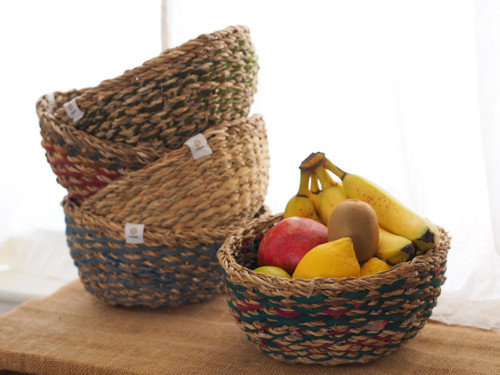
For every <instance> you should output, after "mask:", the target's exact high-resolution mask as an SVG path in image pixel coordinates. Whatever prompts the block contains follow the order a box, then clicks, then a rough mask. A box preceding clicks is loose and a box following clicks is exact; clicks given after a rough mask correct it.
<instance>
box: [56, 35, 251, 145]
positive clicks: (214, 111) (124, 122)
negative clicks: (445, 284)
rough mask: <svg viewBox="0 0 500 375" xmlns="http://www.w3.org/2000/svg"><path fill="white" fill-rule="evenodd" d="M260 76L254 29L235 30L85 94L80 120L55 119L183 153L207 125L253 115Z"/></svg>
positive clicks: (171, 52) (63, 114) (204, 38)
mask: <svg viewBox="0 0 500 375" xmlns="http://www.w3.org/2000/svg"><path fill="white" fill-rule="evenodd" d="M257 71H258V64H257V57H256V55H255V51H254V48H253V45H252V42H251V39H250V33H249V30H248V28H246V27H244V26H231V27H228V28H226V29H224V30H221V31H216V32H213V33H211V34H202V35H200V36H198V37H197V38H195V39H192V40H190V41H188V42H186V43H184V44H182V45H180V46H178V47H175V48H172V49H167V50H165V51H163V52H162V53H161V54H160V55H159V56H157V57H155V58H153V59H151V60H149V61H146V62H145V63H144V64H143V65H141V66H139V67H137V68H134V69H132V70H127V71H126V72H124V73H123V74H122V75H121V76H119V77H116V78H114V79H109V80H106V81H103V82H101V83H100V84H99V85H98V86H96V87H93V88H89V89H88V90H85V91H84V92H82V93H80V95H78V96H77V97H76V98H75V100H76V104H77V107H78V108H79V110H80V111H81V112H83V117H81V118H80V119H77V120H76V121H75V120H74V118H72V117H70V116H69V115H68V112H67V111H66V110H65V108H58V109H56V110H55V118H56V119H58V120H60V121H61V122H62V123H65V124H68V123H72V122H73V123H74V126H75V127H76V128H77V129H78V130H82V131H85V132H86V133H88V134H92V135H94V136H95V137H97V138H100V139H107V140H112V141H113V142H115V143H126V144H128V145H137V144H140V143H147V144H149V145H150V146H152V147H155V148H156V147H166V148H170V149H176V148H178V147H180V146H181V145H182V143H183V142H184V140H185V139H186V137H187V138H189V137H190V136H191V135H193V134H195V133H199V132H201V131H203V130H204V128H205V127H207V126H211V125H214V124H216V123H218V122H220V121H222V120H232V119H234V118H237V117H245V116H247V115H248V111H249V108H250V105H251V104H252V102H253V94H254V92H255V90H256V87H257Z"/></svg>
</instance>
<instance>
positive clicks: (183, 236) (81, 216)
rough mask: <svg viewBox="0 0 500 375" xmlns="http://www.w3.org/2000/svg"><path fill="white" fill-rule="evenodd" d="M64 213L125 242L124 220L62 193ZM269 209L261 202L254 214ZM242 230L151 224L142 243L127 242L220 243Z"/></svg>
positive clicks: (193, 245) (80, 222)
mask: <svg viewBox="0 0 500 375" xmlns="http://www.w3.org/2000/svg"><path fill="white" fill-rule="evenodd" d="M61 206H62V207H63V209H64V213H65V214H66V215H67V216H68V217H69V218H71V220H73V221H74V222H75V223H76V224H77V225H79V226H82V227H84V228H86V229H87V230H92V231H98V232H106V233H108V234H109V237H111V238H113V239H115V240H119V241H123V242H125V234H124V228H125V223H121V222H118V221H115V220H111V219H108V218H105V217H103V216H100V215H96V214H94V213H93V212H91V211H88V210H83V209H82V208H81V207H80V206H79V205H78V204H77V203H76V202H74V201H73V200H72V199H70V198H69V197H68V196H65V197H64V199H63V201H62V202H61ZM268 213H269V208H268V207H267V206H266V205H263V206H262V207H261V208H260V209H259V210H258V211H257V212H256V213H255V215H256V216H259V215H266V214H268ZM240 230H242V228H241V225H235V224H228V225H226V226H222V225H221V226H219V227H217V228H210V229H206V228H199V229H196V230H187V231H184V230H182V229H176V230H174V229H170V228H164V227H158V226H154V225H146V226H145V227H144V243H143V244H139V245H134V244H127V246H129V247H139V248H140V247H143V246H168V247H176V246H185V247H191V248H194V247H197V246H200V245H203V244H207V243H217V242H220V243H222V242H223V241H224V239H225V238H227V236H228V235H229V234H230V233H235V232H238V231H240Z"/></svg>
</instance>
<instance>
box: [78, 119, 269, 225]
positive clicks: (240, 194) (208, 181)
mask: <svg viewBox="0 0 500 375" xmlns="http://www.w3.org/2000/svg"><path fill="white" fill-rule="evenodd" d="M201 134H203V135H204V137H205V139H206V141H207V143H208V145H209V147H210V148H211V150H212V154H211V155H208V156H205V157H202V158H200V159H197V160H194V159H193V156H192V154H191V151H190V149H189V147H187V146H183V147H181V148H179V149H177V150H175V151H172V152H169V153H166V154H165V155H164V156H162V157H161V158H160V159H158V160H157V161H155V162H153V163H151V164H149V165H147V166H146V167H144V168H142V169H140V170H138V171H134V172H131V173H129V174H127V175H126V176H123V177H121V178H120V179H118V180H115V181H113V182H112V183H110V184H109V185H107V186H106V187H104V188H102V189H101V190H99V191H98V192H97V193H95V194H94V195H93V196H91V197H89V198H87V199H86V200H85V201H84V202H83V203H82V204H81V207H82V209H83V210H85V211H88V212H92V213H94V214H96V215H99V216H101V217H103V218H106V219H107V220H111V221H114V222H118V223H126V222H133V223H142V224H145V225H154V226H158V227H162V228H168V229H174V230H199V229H201V228H205V229H210V228H217V227H219V226H220V225H227V223H231V222H235V221H238V220H240V219H241V218H243V219H248V218H250V217H252V216H253V215H254V214H255V212H257V211H258V210H259V208H260V207H262V205H263V204H264V199H265V195H266V192H267V186H268V181H269V150H268V140H267V133H266V128H265V123H264V119H263V118H262V116H261V115H253V116H251V117H245V118H238V119H236V120H232V121H223V122H221V123H220V124H218V125H216V126H212V127H211V128H209V129H207V130H205V131H204V132H203V133H201Z"/></svg>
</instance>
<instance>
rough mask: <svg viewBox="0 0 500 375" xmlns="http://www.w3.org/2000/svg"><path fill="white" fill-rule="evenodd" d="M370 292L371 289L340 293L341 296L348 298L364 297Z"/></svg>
mask: <svg viewBox="0 0 500 375" xmlns="http://www.w3.org/2000/svg"><path fill="white" fill-rule="evenodd" d="M368 293H370V291H369V290H359V291H355V292H345V293H340V294H339V297H342V298H348V299H363V298H365V297H366V296H367V295H368Z"/></svg>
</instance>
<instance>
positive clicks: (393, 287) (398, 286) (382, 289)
mask: <svg viewBox="0 0 500 375" xmlns="http://www.w3.org/2000/svg"><path fill="white" fill-rule="evenodd" d="M405 282H406V280H405V279H400V280H397V281H396V282H394V283H392V284H386V285H382V286H381V287H380V288H378V289H377V291H379V292H381V293H390V292H394V291H396V290H399V289H401V288H402V287H403V285H404V284H405Z"/></svg>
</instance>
